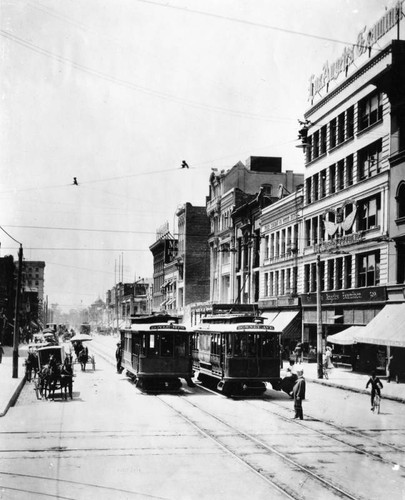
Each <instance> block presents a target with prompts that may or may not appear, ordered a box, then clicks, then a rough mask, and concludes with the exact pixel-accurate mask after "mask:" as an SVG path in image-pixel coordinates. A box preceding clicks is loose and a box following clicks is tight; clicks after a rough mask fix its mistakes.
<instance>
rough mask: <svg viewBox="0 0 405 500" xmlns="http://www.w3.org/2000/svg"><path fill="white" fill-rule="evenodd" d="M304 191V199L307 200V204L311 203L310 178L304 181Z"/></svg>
mask: <svg viewBox="0 0 405 500" xmlns="http://www.w3.org/2000/svg"><path fill="white" fill-rule="evenodd" d="M305 190H306V198H307V203H308V204H309V203H312V193H311V190H312V178H311V177H310V178H309V179H306V181H305Z"/></svg>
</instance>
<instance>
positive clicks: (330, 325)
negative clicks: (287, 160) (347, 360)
mask: <svg viewBox="0 0 405 500" xmlns="http://www.w3.org/2000/svg"><path fill="white" fill-rule="evenodd" d="M402 4H403V2H399V4H398V6H395V7H394V8H393V9H390V10H386V12H385V14H383V15H382V17H381V19H380V20H378V22H377V23H376V24H375V25H374V26H373V27H371V28H370V29H369V30H367V29H365V30H364V31H362V32H361V33H360V34H359V36H358V37H357V44H356V45H354V46H353V47H351V48H346V49H345V50H344V51H343V54H342V57H341V58H340V59H339V60H338V61H335V62H334V63H333V64H331V65H330V64H328V63H326V64H325V65H324V69H323V73H322V74H321V75H320V76H319V77H317V78H315V77H311V87H310V99H311V104H312V105H311V108H310V109H309V110H308V112H307V113H306V114H305V120H306V123H305V126H304V128H303V129H302V130H301V135H302V138H303V144H302V146H303V147H304V149H306V165H305V169H306V173H305V189H304V205H303V240H302V242H301V244H302V251H303V252H302V260H301V264H300V269H299V276H301V277H302V281H301V284H299V289H300V291H301V299H302V305H303V340H304V341H306V342H308V343H310V344H315V345H316V341H317V324H318V323H319V321H318V318H317V312H316V307H317V300H316V291H317V287H318V284H317V278H318V276H319V285H320V289H321V291H322V293H321V303H322V318H321V319H322V328H323V330H322V335H323V339H324V340H325V338H326V336H330V335H333V334H335V333H337V332H340V331H342V330H344V329H347V328H348V327H350V326H365V325H367V324H368V323H369V322H370V321H371V320H372V319H373V318H374V317H375V316H376V315H377V314H378V313H379V312H380V311H381V310H382V308H383V307H384V306H385V305H386V304H387V301H388V300H389V297H388V295H387V292H388V289H387V286H388V285H389V284H390V283H393V282H394V283H397V282H398V281H401V283H403V282H404V264H403V255H404V254H403V248H404V246H403V245H404V230H403V225H402V221H401V219H402V217H403V215H405V214H404V213H403V209H404V203H403V202H402V201H401V196H403V195H404V194H405V187H403V186H404V183H405V181H404V178H405V176H404V173H405V170H404V149H403V148H404V146H405V144H404V142H405V141H404V125H405V121H404V99H405V85H404V54H405V49H404V44H405V42H404V41H400V40H392V39H393V38H395V37H396V36H397V34H398V32H400V31H399V30H400V28H401V30H403V24H404V17H403V14H402V10H401V8H402ZM397 7H399V9H398V8H397ZM377 42H378V46H377ZM401 253H402V255H401ZM362 334H363V341H362V342H361V343H360V349H362V353H360V354H362V356H360V357H361V359H362V360H363V364H362V367H363V368H367V369H368V368H369V367H371V366H374V367H377V368H379V369H381V370H383V369H384V368H385V358H386V354H387V353H386V350H385V348H384V349H381V346H378V345H375V344H374V345H371V342H370V343H369V342H368V341H367V336H364V331H363V332H362ZM329 338H330V337H329ZM369 344H370V345H369ZM382 344H383V345H385V344H384V342H382ZM404 346H405V338H404ZM350 354H351V355H353V351H352V352H351V353H350ZM356 356H357V354H356Z"/></svg>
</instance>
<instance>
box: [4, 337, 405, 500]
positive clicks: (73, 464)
mask: <svg viewBox="0 0 405 500" xmlns="http://www.w3.org/2000/svg"><path fill="white" fill-rule="evenodd" d="M107 345H108V344H104V355H105V354H106V353H107V352H108V349H107V348H106V346H107ZM98 347H99V349H100V350H99V351H98V352H99V353H100V354H101V349H102V348H103V345H102V344H101V342H100V343H99V344H98ZM90 352H91V353H97V341H96V342H93V343H92V346H91V347H90ZM75 372H76V377H75V382H74V400H73V401H67V402H65V401H62V400H61V399H60V397H59V398H56V400H55V401H54V402H51V401H41V400H37V399H36V396H35V391H34V390H33V384H29V383H27V384H26V385H25V387H24V389H23V391H22V393H21V395H20V397H19V400H18V403H17V405H16V406H15V407H13V408H11V409H10V410H9V411H8V413H7V415H6V416H5V417H3V418H2V420H1V424H2V427H1V442H2V451H1V453H0V462H1V464H0V471H1V475H0V484H1V489H0V498H6V499H9V498H10V499H23V498H24V499H26V498H30V499H31V498H33V499H37V498H38V499H43V498H46V497H48V498H49V497H50V498H69V499H70V498H71V499H92V498H97V499H104V498H105V499H107V498H108V499H110V498H119V499H127V498H128V499H132V498H164V499H176V500H177V499H185V500H188V499H191V498H201V499H206V498H207V499H208V498H209V499H216V498H221V499H228V498H229V499H231V498H232V499H246V498H255V499H262V498H263V499H264V498H266V499H268V498H311V499H313V498H319V499H324V498H341V497H342V494H339V493H337V492H336V490H335V487H339V488H340V489H341V490H342V491H343V492H345V495H346V497H347V496H348V495H349V497H351V498H359V499H360V498H367V499H373V498H375V499H380V498H383V497H384V496H385V495H386V494H387V492H389V498H390V499H398V500H399V499H401V500H402V499H403V498H404V491H405V490H404V483H405V481H404V470H405V454H404V451H405V406H404V405H403V404H401V403H398V402H395V401H389V400H384V401H383V406H382V413H381V414H380V415H375V414H373V413H372V412H371V411H370V407H369V396H367V395H364V394H358V393H354V392H349V391H343V390H341V389H337V388H333V387H327V386H323V385H319V384H314V383H308V388H307V400H306V401H305V403H304V414H305V420H304V421H303V422H297V421H295V420H293V419H292V418H291V417H292V401H291V400H290V398H289V397H288V396H287V395H286V394H284V393H279V392H275V391H272V390H268V391H267V392H266V394H265V395H264V397H263V398H257V399H249V400H243V399H228V398H225V397H223V396H221V395H217V394H215V393H212V392H210V391H206V390H205V389H203V388H202V387H196V388H194V389H189V388H188V387H187V386H186V385H184V386H183V391H182V395H181V397H179V396H178V395H176V394H166V395H163V394H160V395H147V394H143V393H142V392H140V391H139V390H138V389H137V388H136V387H135V386H134V385H133V384H132V383H131V382H130V381H129V380H128V379H127V378H126V377H125V376H124V375H122V376H120V375H117V374H116V373H115V369H114V366H113V364H112V363H108V362H106V361H105V360H104V359H103V357H102V356H101V355H97V354H96V371H93V370H92V369H89V370H88V371H86V372H85V373H83V372H81V371H80V370H79V369H78V366H77V365H76V366H75ZM313 474H315V477H314V475H313ZM372 477H379V478H384V480H383V481H376V482H373V481H370V478H372ZM322 481H324V482H322ZM345 495H343V496H345Z"/></svg>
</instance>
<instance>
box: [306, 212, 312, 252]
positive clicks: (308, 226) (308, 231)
mask: <svg viewBox="0 0 405 500" xmlns="http://www.w3.org/2000/svg"><path fill="white" fill-rule="evenodd" d="M305 243H306V246H307V247H309V246H311V219H307V220H306V221H305Z"/></svg>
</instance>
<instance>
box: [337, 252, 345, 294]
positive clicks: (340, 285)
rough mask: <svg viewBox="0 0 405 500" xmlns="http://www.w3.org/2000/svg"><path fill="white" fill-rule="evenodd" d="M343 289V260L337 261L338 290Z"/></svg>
mask: <svg viewBox="0 0 405 500" xmlns="http://www.w3.org/2000/svg"><path fill="white" fill-rule="evenodd" d="M342 288H343V258H341V257H340V258H339V259H336V290H341V289H342Z"/></svg>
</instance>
